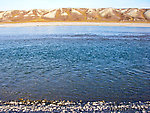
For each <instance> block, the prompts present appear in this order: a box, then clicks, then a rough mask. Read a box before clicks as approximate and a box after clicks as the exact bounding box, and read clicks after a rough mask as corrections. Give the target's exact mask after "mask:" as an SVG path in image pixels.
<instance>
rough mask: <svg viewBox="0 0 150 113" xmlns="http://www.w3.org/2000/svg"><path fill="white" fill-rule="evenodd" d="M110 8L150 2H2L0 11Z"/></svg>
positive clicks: (114, 0) (103, 0)
mask: <svg viewBox="0 0 150 113" xmlns="http://www.w3.org/2000/svg"><path fill="white" fill-rule="evenodd" d="M108 7H113V8H150V0H0V10H15V9H16V10H21V9H22V10H29V9H50V8H108Z"/></svg>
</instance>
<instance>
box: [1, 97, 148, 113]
mask: <svg viewBox="0 0 150 113" xmlns="http://www.w3.org/2000/svg"><path fill="white" fill-rule="evenodd" d="M0 112H64V113H65V112H136V113H150V101H146V102H141V101H139V102H135V103H131V102H121V103H115V102H104V101H97V102H82V101H80V102H72V101H47V100H39V101H30V100H20V101H9V102H4V101H0Z"/></svg>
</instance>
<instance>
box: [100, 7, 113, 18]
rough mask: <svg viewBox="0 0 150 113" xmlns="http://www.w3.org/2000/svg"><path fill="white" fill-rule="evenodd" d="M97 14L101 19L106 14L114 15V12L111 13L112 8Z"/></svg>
mask: <svg viewBox="0 0 150 113" xmlns="http://www.w3.org/2000/svg"><path fill="white" fill-rule="evenodd" d="M99 14H100V15H101V16H102V17H104V16H106V15H108V14H111V15H115V14H114V12H113V8H108V9H104V10H102V11H100V12H99Z"/></svg>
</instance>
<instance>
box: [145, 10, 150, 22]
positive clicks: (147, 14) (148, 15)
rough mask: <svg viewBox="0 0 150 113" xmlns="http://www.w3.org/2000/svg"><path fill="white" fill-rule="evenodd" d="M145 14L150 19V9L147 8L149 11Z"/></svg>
mask: <svg viewBox="0 0 150 113" xmlns="http://www.w3.org/2000/svg"><path fill="white" fill-rule="evenodd" d="M144 15H145V17H146V18H147V19H149V20H150V10H147V11H146V12H145V13H144Z"/></svg>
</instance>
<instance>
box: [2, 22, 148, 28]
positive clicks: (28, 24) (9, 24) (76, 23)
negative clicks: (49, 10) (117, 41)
mask: <svg viewBox="0 0 150 113" xmlns="http://www.w3.org/2000/svg"><path fill="white" fill-rule="evenodd" d="M29 26H127V27H150V23H107V22H103V23H98V22H30V23H3V24H0V27H29Z"/></svg>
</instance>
